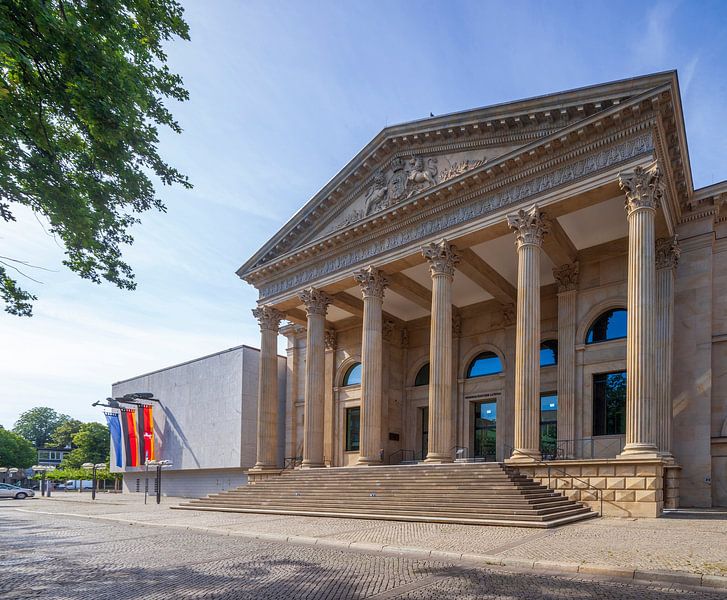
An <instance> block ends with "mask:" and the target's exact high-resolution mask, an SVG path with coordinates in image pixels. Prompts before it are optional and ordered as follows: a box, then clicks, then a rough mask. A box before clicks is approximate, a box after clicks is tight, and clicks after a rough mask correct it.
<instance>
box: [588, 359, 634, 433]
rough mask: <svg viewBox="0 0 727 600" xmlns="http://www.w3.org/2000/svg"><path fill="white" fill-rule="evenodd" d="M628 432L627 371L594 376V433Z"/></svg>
mask: <svg viewBox="0 0 727 600" xmlns="http://www.w3.org/2000/svg"><path fill="white" fill-rule="evenodd" d="M624 433H626V371H616V372H615V373H598V374H597V375H594V376H593V435H623V434H624Z"/></svg>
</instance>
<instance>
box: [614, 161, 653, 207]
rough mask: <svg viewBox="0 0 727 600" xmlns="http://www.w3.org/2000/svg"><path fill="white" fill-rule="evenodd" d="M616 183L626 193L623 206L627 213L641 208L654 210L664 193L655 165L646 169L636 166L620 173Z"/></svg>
mask: <svg viewBox="0 0 727 600" xmlns="http://www.w3.org/2000/svg"><path fill="white" fill-rule="evenodd" d="M618 183H619V186H621V189H622V190H623V192H624V194H625V195H626V200H625V208H626V212H627V213H629V214H630V213H632V212H633V211H635V210H639V209H642V208H647V209H651V210H656V207H657V206H659V203H660V202H661V197H662V196H663V194H664V187H663V184H662V182H661V172H660V171H659V169H658V168H656V167H655V168H652V169H648V170H647V169H644V168H643V167H636V168H635V169H634V170H633V171H632V172H631V173H621V174H619V176H618Z"/></svg>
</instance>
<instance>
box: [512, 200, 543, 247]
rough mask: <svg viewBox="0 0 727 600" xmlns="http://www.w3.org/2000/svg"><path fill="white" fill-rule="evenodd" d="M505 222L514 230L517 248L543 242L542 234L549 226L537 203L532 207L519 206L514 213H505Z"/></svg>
mask: <svg viewBox="0 0 727 600" xmlns="http://www.w3.org/2000/svg"><path fill="white" fill-rule="evenodd" d="M507 224H508V225H509V226H510V229H512V230H514V231H515V240H516V243H517V246H518V248H520V247H521V246H525V245H534V246H540V245H541V244H542V243H543V236H544V235H545V234H546V233H547V232H548V229H549V227H550V224H549V223H548V220H547V219H546V218H545V216H544V214H543V213H542V212H540V209H538V206H537V204H536V205H534V206H533V207H532V208H527V209H526V208H521V209H520V210H519V211H517V212H516V213H514V214H511V215H507Z"/></svg>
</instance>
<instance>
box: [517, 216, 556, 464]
mask: <svg viewBox="0 0 727 600" xmlns="http://www.w3.org/2000/svg"><path fill="white" fill-rule="evenodd" d="M508 225H510V227H511V228H512V229H514V230H515V233H516V240H517V241H516V243H517V253H518V275H517V285H518V287H517V327H516V331H515V437H514V448H513V453H512V456H511V457H510V460H511V461H518V462H530V461H533V460H536V459H537V458H539V457H540V252H541V245H542V243H543V236H544V235H545V232H546V230H547V223H546V221H545V219H544V217H543V215H542V213H541V212H540V211H539V210H538V207H537V206H534V207H533V208H531V209H529V210H520V211H518V212H517V213H516V214H514V215H509V216H508Z"/></svg>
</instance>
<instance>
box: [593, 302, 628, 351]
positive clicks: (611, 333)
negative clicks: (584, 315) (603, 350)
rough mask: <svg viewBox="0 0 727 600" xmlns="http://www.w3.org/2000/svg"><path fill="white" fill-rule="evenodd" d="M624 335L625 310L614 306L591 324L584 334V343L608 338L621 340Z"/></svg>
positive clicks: (594, 342) (595, 342)
mask: <svg viewBox="0 0 727 600" xmlns="http://www.w3.org/2000/svg"><path fill="white" fill-rule="evenodd" d="M625 337H626V310H625V309H623V308H614V309H611V310H607V311H606V312H605V313H603V314H602V315H601V316H600V317H598V318H597V319H596V320H595V321H594V322H593V325H591V328H590V329H589V330H588V335H586V344H597V343H598V342H605V341H608V340H621V339H623V338H625Z"/></svg>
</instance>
